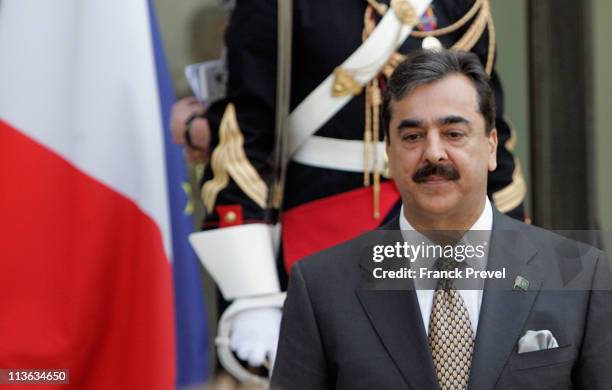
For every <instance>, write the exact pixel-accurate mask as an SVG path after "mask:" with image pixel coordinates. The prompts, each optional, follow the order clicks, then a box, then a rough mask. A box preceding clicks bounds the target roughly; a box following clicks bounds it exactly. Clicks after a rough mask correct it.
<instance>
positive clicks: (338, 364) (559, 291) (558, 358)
mask: <svg viewBox="0 0 612 390" xmlns="http://www.w3.org/2000/svg"><path fill="white" fill-rule="evenodd" d="M398 226H399V225H398V220H397V219H396V220H394V221H392V222H391V223H390V224H388V225H387V226H385V228H386V229H390V230H389V232H391V231H392V230H395V233H393V234H396V235H397V234H398V233H397V229H398ZM366 237H367V235H364V236H361V237H359V238H357V239H354V240H351V241H348V242H346V243H344V244H341V245H339V246H336V247H334V248H331V249H329V250H326V251H324V252H321V253H319V254H316V255H314V256H311V257H310V258H307V259H305V260H303V261H301V262H298V263H296V264H295V266H294V267H293V271H292V273H291V279H290V283H289V289H288V295H287V300H286V302H285V309H284V314H283V321H282V325H281V333H280V340H279V346H278V354H277V357H276V365H275V368H274V371H273V376H272V388H273V389H276V388H278V389H285V390H291V389H309V390H310V389H351V390H356V389H368V390H371V389H413V390H429V389H432V390H433V389H438V388H439V387H438V384H437V381H436V377H435V372H434V367H433V363H432V358H431V352H430V348H429V345H428V342H427V336H426V333H425V328H424V325H423V320H422V317H421V312H420V308H419V304H418V301H417V298H416V294H415V292H414V290H409V289H408V290H386V291H385V290H382V291H381V290H372V289H367V288H364V282H363V274H364V272H365V271H364V269H363V266H361V265H360V260H359V259H360V256H361V253H360V252H361V250H362V248H363V245H362V244H363V241H364V240H366V241H367V238H366ZM397 237H400V236H397ZM500 267H506V270H507V277H506V279H488V280H487V281H486V284H485V291H484V294H483V301H482V306H481V310H480V319H479V324H478V330H477V334H476V344H475V351H474V356H473V360H472V369H471V373H470V381H469V389H476V390H485V389H486V390H489V389H550V390H553V389H554V390H560V389H572V388H573V389H612V292H611V291H610V290H611V286H612V280H611V278H610V274H609V271H608V264H607V258H606V256H605V254H604V253H603V252H601V251H600V250H597V249H595V248H592V247H589V246H586V245H583V244H579V243H577V242H575V241H572V240H569V239H566V238H563V237H561V236H558V235H556V234H553V233H551V232H548V231H545V230H542V229H539V228H536V227H533V226H530V225H525V224H523V223H520V222H517V221H515V220H512V219H510V218H508V217H506V216H504V215H502V214H500V213H499V212H497V211H495V212H494V217H493V232H492V235H491V244H490V250H489V258H488V265H487V268H488V269H499V268H500ZM517 275H520V276H523V277H524V278H525V279H527V280H529V288H528V289H527V291H522V290H516V289H515V290H513V285H514V280H515V277H516V276H517ZM544 329H546V330H550V331H551V332H552V333H553V335H554V336H555V338H556V339H557V341H558V344H559V348H554V349H548V350H541V351H536V352H529V353H523V354H518V352H517V343H518V340H519V339H520V337H521V336H522V335H524V334H525V332H526V331H527V330H544Z"/></svg>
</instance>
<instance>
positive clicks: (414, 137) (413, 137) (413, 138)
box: [402, 133, 421, 142]
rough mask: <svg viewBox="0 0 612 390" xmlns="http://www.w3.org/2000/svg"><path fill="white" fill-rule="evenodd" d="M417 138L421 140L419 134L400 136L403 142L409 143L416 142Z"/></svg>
mask: <svg viewBox="0 0 612 390" xmlns="http://www.w3.org/2000/svg"><path fill="white" fill-rule="evenodd" d="M419 138H421V135H420V134H414V133H412V134H405V135H403V136H402V140H403V141H409V142H414V141H416V140H418V139H419Z"/></svg>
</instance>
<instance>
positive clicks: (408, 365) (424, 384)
mask: <svg viewBox="0 0 612 390" xmlns="http://www.w3.org/2000/svg"><path fill="white" fill-rule="evenodd" d="M382 229H385V230H389V232H388V233H387V234H386V235H385V238H384V242H386V243H389V244H392V243H395V242H398V241H401V240H403V238H402V237H401V235H400V234H399V223H398V219H397V218H395V219H394V220H392V221H391V222H389V223H388V224H387V225H385V226H384V227H383V228H382ZM370 263H371V262H370ZM361 265H362V268H364V272H366V273H367V272H371V269H370V268H369V267H367V266H364V263H362V264H361ZM355 293H356V294H357V298H358V299H359V301H360V303H361V305H362V306H363V309H364V311H365V312H366V314H367V316H368V319H369V320H370V322H371V323H372V326H373V327H374V329H375V331H376V333H377V334H378V336H379V337H380V340H381V342H382V344H383V345H384V346H385V349H386V350H387V352H388V353H389V355H390V356H391V358H392V360H393V362H394V363H395V365H396V366H397V368H398V370H399V372H400V373H401V375H402V377H403V378H404V380H405V382H406V383H407V384H408V386H409V387H410V388H411V389H413V390H434V389H435V390H439V387H438V383H437V379H436V374H435V371H434V366H433V361H432V358H431V351H430V348H429V343H428V341H427V335H426V333H425V328H424V326H423V317H422V315H421V309H420V307H419V303H418V300H417V297H416V294H415V292H414V285H413V283H412V280H408V284H407V285H405V286H404V288H402V289H397V290H395V289H388V290H387V289H380V290H376V289H372V288H368V286H367V285H366V284H365V283H364V284H363V285H362V286H360V288H358V289H357V290H356V291H355Z"/></svg>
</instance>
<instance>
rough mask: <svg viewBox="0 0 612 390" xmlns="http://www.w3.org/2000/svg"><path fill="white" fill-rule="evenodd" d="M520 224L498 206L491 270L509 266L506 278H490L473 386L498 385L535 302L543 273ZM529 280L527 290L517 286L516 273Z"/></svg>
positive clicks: (486, 290) (479, 326)
mask: <svg viewBox="0 0 612 390" xmlns="http://www.w3.org/2000/svg"><path fill="white" fill-rule="evenodd" d="M519 226H520V225H518V224H516V223H515V222H514V221H512V220H510V219H509V218H508V217H506V216H504V215H502V214H500V213H499V212H497V211H496V210H494V214H493V231H492V234H491V243H490V252H489V258H488V263H487V269H488V270H501V269H502V268H504V267H505V268H506V278H505V279H487V281H486V282H485V291H484V293H483V299H482V306H481V309H480V316H479V318H480V319H479V322H478V330H477V335H476V346H475V350H474V356H473V358H472V369H471V372H470V381H469V388H470V390H472V389H478V390H480V389H482V390H485V389H486V390H490V389H493V388H494V387H495V383H496V382H497V380H498V378H499V376H500V374H501V372H502V370H503V368H504V366H505V364H506V361H507V360H508V358H509V356H510V354H511V353H512V351H513V350H514V348H515V345H516V343H517V341H518V339H519V336H520V332H521V330H522V328H523V325H524V323H525V321H526V320H527V316H528V314H529V311H530V310H531V307H532V305H533V302H534V300H535V298H536V296H537V295H538V292H539V287H540V285H541V283H542V279H543V277H542V276H543V273H542V270H541V269H539V268H538V264H537V262H536V261H532V259H533V257H534V255H535V253H536V249H535V248H534V247H533V246H532V245H531V244H529V240H527V239H526V237H524V233H523V232H522V231H521V230H520V228H519ZM519 275H520V276H522V277H523V278H525V279H527V280H528V281H529V287H528V290H527V291H522V290H518V289H517V290H513V286H514V281H515V279H516V276H519Z"/></svg>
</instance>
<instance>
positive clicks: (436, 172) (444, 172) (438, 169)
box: [412, 163, 461, 183]
mask: <svg viewBox="0 0 612 390" xmlns="http://www.w3.org/2000/svg"><path fill="white" fill-rule="evenodd" d="M429 176H440V177H442V178H444V179H446V180H457V179H459V178H460V177H461V176H460V175H459V171H458V170H457V168H455V166H454V165H452V164H432V163H427V165H424V166H422V167H421V168H419V169H417V171H416V172H415V173H414V175H412V180H413V181H414V182H416V183H423V182H425V181H426V180H427V178H428V177H429Z"/></svg>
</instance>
